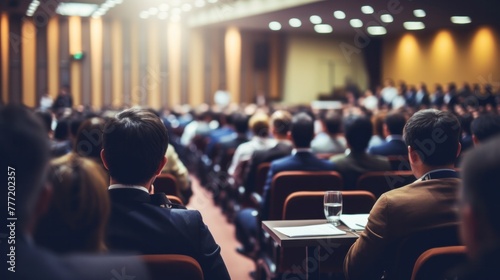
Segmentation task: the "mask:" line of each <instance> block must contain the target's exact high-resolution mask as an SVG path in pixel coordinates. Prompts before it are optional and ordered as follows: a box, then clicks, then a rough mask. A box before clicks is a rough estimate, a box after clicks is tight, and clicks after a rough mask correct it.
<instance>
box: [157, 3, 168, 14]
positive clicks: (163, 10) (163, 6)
mask: <svg viewBox="0 0 500 280" xmlns="http://www.w3.org/2000/svg"><path fill="white" fill-rule="evenodd" d="M158 8H159V10H160V11H162V12H166V11H168V8H169V7H168V4H165V3H163V4H161V5H160V6H159V7H158Z"/></svg>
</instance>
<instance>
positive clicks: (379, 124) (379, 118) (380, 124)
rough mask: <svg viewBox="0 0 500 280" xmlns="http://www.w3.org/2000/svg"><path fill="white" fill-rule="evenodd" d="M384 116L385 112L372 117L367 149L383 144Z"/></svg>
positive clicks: (379, 112)
mask: <svg viewBox="0 0 500 280" xmlns="http://www.w3.org/2000/svg"><path fill="white" fill-rule="evenodd" d="M386 116H387V112H385V111H378V112H377V113H375V114H374V115H373V116H372V118H371V121H372V125H373V135H372V138H371V139H370V142H369V143H368V149H369V148H371V147H374V146H379V145H382V144H384V143H385V136H384V121H385V117H386Z"/></svg>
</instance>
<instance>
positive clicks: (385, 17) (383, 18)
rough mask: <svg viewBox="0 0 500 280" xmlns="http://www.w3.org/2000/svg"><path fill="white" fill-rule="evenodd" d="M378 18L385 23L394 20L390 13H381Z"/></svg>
mask: <svg viewBox="0 0 500 280" xmlns="http://www.w3.org/2000/svg"><path fill="white" fill-rule="evenodd" d="M380 20H381V21H382V22H385V23H390V22H393V21H394V18H393V17H392V16H391V15H390V14H383V15H381V16H380Z"/></svg>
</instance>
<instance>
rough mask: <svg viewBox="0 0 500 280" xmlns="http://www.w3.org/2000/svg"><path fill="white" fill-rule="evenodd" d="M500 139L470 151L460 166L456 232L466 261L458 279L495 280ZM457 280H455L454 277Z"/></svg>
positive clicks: (499, 260) (499, 243)
mask: <svg viewBox="0 0 500 280" xmlns="http://www.w3.org/2000/svg"><path fill="white" fill-rule="evenodd" d="M499 169H500V137H498V136H497V137H493V138H492V139H490V140H488V141H486V142H485V143H484V144H481V145H480V146H478V147H476V148H474V149H472V150H471V151H470V152H468V153H467V155H466V156H465V159H464V162H463V165H462V178H463V184H462V188H461V191H460V196H459V197H460V198H459V201H460V202H459V204H458V205H459V216H460V220H461V223H460V233H461V239H462V242H463V244H465V246H466V247H467V254H468V255H469V259H470V262H469V263H468V264H467V265H466V266H461V267H460V268H458V272H459V273H458V275H459V277H458V279H463V280H473V279H498V265H499V264H500V222H499V221H500V220H499V219H498V216H499V215H500V204H499V203H498V198H499V197H500V188H499V187H498V182H500V172H498V170H499ZM449 279H452V278H449ZM455 279H457V278H455Z"/></svg>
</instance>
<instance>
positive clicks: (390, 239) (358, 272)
mask: <svg viewBox="0 0 500 280" xmlns="http://www.w3.org/2000/svg"><path fill="white" fill-rule="evenodd" d="M459 184H460V179H457V178H443V179H430V180H426V181H422V180H421V179H419V180H416V181H415V182H414V183H412V184H410V185H407V186H404V187H401V188H398V189H394V190H391V191H389V192H386V193H384V194H383V195H382V196H381V197H380V198H379V199H378V200H377V202H376V203H375V205H374V206H373V208H372V210H371V211H370V217H369V218H368V224H367V225H366V228H365V230H364V231H363V232H362V233H361V234H360V235H359V238H358V240H356V242H355V243H354V244H353V245H352V246H351V248H350V249H349V252H348V253H347V255H346V257H345V260H344V273H345V276H346V279H351V280H352V279H363V280H367V279H380V276H381V274H382V271H383V270H384V263H383V262H384V260H390V259H393V258H394V256H392V255H391V253H390V252H394V250H393V248H394V246H397V245H398V244H399V243H400V242H401V241H402V239H404V238H405V237H407V236H409V235H410V234H412V233H414V232H416V231H420V230H426V229H430V228H433V227H436V226H444V225H452V224H457V223H458V222H457V215H456V212H455V210H454V208H455V203H456V198H457V195H456V193H457V189H458V187H459ZM391 248H392V250H391Z"/></svg>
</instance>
